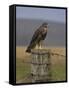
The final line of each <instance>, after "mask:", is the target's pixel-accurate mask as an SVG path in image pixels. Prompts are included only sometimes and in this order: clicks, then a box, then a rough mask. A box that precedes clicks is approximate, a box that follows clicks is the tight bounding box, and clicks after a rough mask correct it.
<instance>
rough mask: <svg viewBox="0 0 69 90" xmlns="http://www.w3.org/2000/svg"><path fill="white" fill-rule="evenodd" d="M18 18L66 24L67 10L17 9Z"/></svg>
mask: <svg viewBox="0 0 69 90" xmlns="http://www.w3.org/2000/svg"><path fill="white" fill-rule="evenodd" d="M16 18H19V19H20V18H21V19H22V18H23V19H42V20H50V21H57V22H63V23H64V22H65V19H66V17H65V9H53V8H34V7H16Z"/></svg>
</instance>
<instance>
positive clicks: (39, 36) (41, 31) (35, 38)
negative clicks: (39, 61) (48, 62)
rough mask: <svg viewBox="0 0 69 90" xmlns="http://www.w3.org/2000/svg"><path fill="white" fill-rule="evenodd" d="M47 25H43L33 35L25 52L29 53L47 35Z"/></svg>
mask: <svg viewBox="0 0 69 90" xmlns="http://www.w3.org/2000/svg"><path fill="white" fill-rule="evenodd" d="M47 26H48V24H47V23H43V24H42V25H41V26H40V27H39V28H38V29H37V30H36V31H35V33H34V35H33V37H32V40H31V42H30V44H29V46H28V48H27V50H26V52H28V53H31V50H32V49H34V48H35V47H36V45H38V46H40V45H41V41H43V40H44V39H45V37H46V35H47Z"/></svg>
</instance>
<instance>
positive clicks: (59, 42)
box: [16, 19, 66, 46]
mask: <svg viewBox="0 0 69 90" xmlns="http://www.w3.org/2000/svg"><path fill="white" fill-rule="evenodd" d="M44 22H47V23H48V33H47V37H46V39H45V41H44V42H45V44H46V46H65V37H66V36H65V35H66V29H65V28H66V27H65V26H66V25H65V24H64V23H59V22H53V21H43V20H34V19H16V45H18V46H23V45H24V46H25V45H27V46H28V45H29V42H30V40H31V38H32V36H33V34H34V32H35V30H37V28H39V26H40V25H41V24H42V23H44Z"/></svg>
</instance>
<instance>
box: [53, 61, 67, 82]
mask: <svg viewBox="0 0 69 90" xmlns="http://www.w3.org/2000/svg"><path fill="white" fill-rule="evenodd" d="M51 71H52V81H65V77H66V69H65V64H64V63H62V64H60V63H58V64H55V65H53V66H52V69H51Z"/></svg>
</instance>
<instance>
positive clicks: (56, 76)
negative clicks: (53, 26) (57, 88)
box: [16, 47, 66, 83]
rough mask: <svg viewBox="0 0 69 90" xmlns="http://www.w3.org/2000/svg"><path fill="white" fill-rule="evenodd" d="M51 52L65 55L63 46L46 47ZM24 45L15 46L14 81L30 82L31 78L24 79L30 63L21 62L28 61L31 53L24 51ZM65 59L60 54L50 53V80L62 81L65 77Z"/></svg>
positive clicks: (27, 73) (29, 68) (28, 72)
mask: <svg viewBox="0 0 69 90" xmlns="http://www.w3.org/2000/svg"><path fill="white" fill-rule="evenodd" d="M47 49H50V50H51V52H53V53H57V54H61V55H65V48H62V47H48V48H47ZM25 50H26V47H16V82H17V83H27V82H31V78H29V79H26V77H28V75H29V74H30V70H31V66H30V64H27V63H23V62H24V61H30V60H31V55H30V54H28V53H26V52H25ZM65 63H66V59H65V57H62V56H57V55H53V56H52V55H51V64H52V67H51V72H52V81H64V80H65V79H66V64H65Z"/></svg>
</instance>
